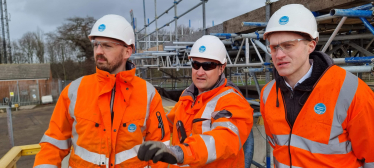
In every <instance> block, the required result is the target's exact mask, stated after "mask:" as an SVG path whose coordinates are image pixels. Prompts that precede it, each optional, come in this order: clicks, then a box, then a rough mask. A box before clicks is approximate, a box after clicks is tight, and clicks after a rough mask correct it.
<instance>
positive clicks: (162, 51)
mask: <svg viewBox="0 0 374 168" xmlns="http://www.w3.org/2000/svg"><path fill="white" fill-rule="evenodd" d="M165 52H166V51H144V53H165Z"/></svg>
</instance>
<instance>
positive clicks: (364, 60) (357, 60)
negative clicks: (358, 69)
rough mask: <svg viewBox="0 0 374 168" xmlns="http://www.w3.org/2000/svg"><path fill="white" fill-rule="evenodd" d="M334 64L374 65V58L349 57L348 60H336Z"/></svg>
mask: <svg viewBox="0 0 374 168" xmlns="http://www.w3.org/2000/svg"><path fill="white" fill-rule="evenodd" d="M333 60H334V64H348V63H351V64H365V63H374V56H367V57H347V58H334V59H333Z"/></svg>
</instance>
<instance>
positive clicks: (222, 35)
mask: <svg viewBox="0 0 374 168" xmlns="http://www.w3.org/2000/svg"><path fill="white" fill-rule="evenodd" d="M210 35H212V36H217V37H226V38H231V37H238V36H239V35H237V34H235V33H210Z"/></svg>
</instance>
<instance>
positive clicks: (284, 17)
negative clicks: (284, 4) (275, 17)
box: [279, 16, 289, 25]
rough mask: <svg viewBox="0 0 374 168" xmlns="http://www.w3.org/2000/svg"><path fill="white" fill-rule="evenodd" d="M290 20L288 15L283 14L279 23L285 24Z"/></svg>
mask: <svg viewBox="0 0 374 168" xmlns="http://www.w3.org/2000/svg"><path fill="white" fill-rule="evenodd" d="M288 21H289V18H288V16H282V17H281V18H280V19H279V24H280V25H285V24H287V23H288Z"/></svg>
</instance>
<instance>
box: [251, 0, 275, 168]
mask: <svg viewBox="0 0 374 168" xmlns="http://www.w3.org/2000/svg"><path fill="white" fill-rule="evenodd" d="M265 4H266V15H265V16H266V22H269V20H270V4H271V2H270V0H266V3H265ZM261 44H262V43H261ZM266 45H269V41H266ZM265 49H266V48H265ZM265 53H267V52H265ZM265 60H266V62H270V55H269V54H265ZM266 67H269V66H266ZM253 74H254V73H253ZM254 79H255V83H256V87H257V90H258V91H259V84H258V81H257V79H256V74H254ZM265 79H266V80H265V82H266V83H268V82H270V73H269V72H266V73H265ZM258 95H259V96H260V93H259V94H258ZM270 162H271V161H270V144H269V143H266V167H267V168H270V167H271V163H270Z"/></svg>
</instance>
